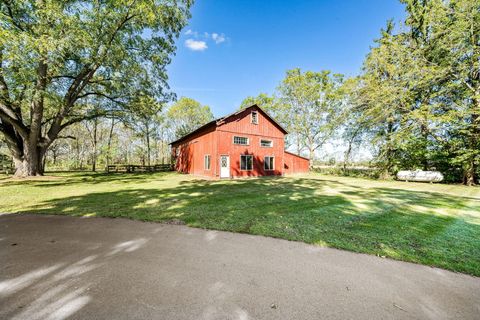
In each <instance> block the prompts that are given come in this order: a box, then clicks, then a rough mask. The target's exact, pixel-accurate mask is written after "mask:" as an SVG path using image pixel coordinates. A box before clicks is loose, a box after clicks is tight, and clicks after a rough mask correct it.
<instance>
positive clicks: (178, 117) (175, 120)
mask: <svg viewBox="0 0 480 320" xmlns="http://www.w3.org/2000/svg"><path fill="white" fill-rule="evenodd" d="M167 118H168V119H169V121H170V128H171V130H172V131H173V135H174V138H173V139H178V138H180V137H182V136H184V135H186V134H188V133H190V132H192V131H193V130H195V129H197V128H198V127H200V126H202V125H204V124H206V123H208V122H210V121H212V120H213V113H212V111H211V110H210V107H209V106H202V104H201V103H200V102H198V101H196V100H194V99H191V98H186V97H182V98H180V99H179V100H178V101H177V102H175V103H174V104H173V105H172V106H171V107H170V108H169V109H168V111H167Z"/></svg>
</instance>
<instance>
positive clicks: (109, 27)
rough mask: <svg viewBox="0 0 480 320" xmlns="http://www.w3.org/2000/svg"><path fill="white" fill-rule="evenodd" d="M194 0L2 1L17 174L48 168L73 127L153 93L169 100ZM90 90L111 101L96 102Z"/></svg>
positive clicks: (8, 131)
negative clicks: (171, 68)
mask: <svg viewBox="0 0 480 320" xmlns="http://www.w3.org/2000/svg"><path fill="white" fill-rule="evenodd" d="M190 6H191V1H190V0H182V1H173V0H155V1H150V0H148V1H147V0H137V1H131V0H120V1H74V0H71V1H50V0H40V1H27V0H19V1H7V0H5V1H1V2H0V19H1V20H0V120H1V123H0V132H2V133H3V135H4V136H5V139H6V142H7V144H8V148H9V149H10V151H11V153H12V154H13V156H14V160H15V163H16V167H17V174H20V175H36V174H41V173H42V171H43V159H44V155H45V153H46V151H47V149H48V147H49V146H50V145H51V144H52V143H53V142H54V141H55V140H56V139H57V138H58V136H59V133H60V132H61V131H62V130H64V129H65V128H66V127H68V126H70V125H72V124H74V123H77V122H79V121H83V120H85V119H92V118H95V117H98V116H102V115H105V114H107V113H108V112H109V111H110V110H112V109H119V108H120V109H126V110H128V108H130V107H132V106H135V104H132V103H130V102H131V101H132V100H134V99H138V96H143V95H145V94H148V95H149V96H152V97H154V98H155V99H156V100H157V101H159V102H162V101H168V100H169V99H170V98H171V93H169V91H168V85H167V73H166V65H168V64H169V63H170V59H171V55H172V54H173V53H174V51H175V39H176V38H177V37H178V35H179V33H180V31H181V29H182V28H183V27H184V26H185V24H186V22H187V19H188V18H189V16H190V13H189V9H190ZM90 97H96V99H99V100H102V101H105V103H101V104H100V106H101V108H95V109H91V108H90V104H88V103H87V102H86V100H87V99H88V98H90Z"/></svg>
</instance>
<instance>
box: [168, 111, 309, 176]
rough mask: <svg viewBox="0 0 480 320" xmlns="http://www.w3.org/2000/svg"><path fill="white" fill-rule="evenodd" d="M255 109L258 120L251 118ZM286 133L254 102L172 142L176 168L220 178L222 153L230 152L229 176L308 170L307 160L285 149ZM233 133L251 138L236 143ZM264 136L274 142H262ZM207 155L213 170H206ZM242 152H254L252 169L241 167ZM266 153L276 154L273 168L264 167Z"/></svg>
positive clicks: (278, 173)
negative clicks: (268, 145) (253, 104)
mask: <svg viewBox="0 0 480 320" xmlns="http://www.w3.org/2000/svg"><path fill="white" fill-rule="evenodd" d="M252 111H256V112H257V115H258V124H253V123H252V121H251V112H252ZM285 134H286V131H285V130H284V129H283V128H281V127H280V126H279V125H278V124H277V123H275V122H274V121H273V120H271V119H270V118H269V117H268V116H267V115H266V114H264V113H263V111H262V110H261V109H260V108H258V107H257V106H252V107H249V108H247V109H245V110H244V111H242V112H238V113H236V114H233V115H231V116H227V117H225V118H222V119H220V120H217V121H213V122H211V123H209V124H207V125H205V126H204V127H202V128H200V129H199V130H198V131H195V132H192V133H191V134H189V135H187V136H185V137H184V138H181V139H180V140H177V141H175V142H173V143H172V154H173V156H174V158H176V162H175V168H176V170H177V171H178V172H183V173H191V174H195V175H201V176H207V177H212V178H219V177H220V157H221V156H225V155H228V156H229V158H230V168H229V171H230V177H233V178H234V177H248V176H268V175H283V174H284V173H293V172H296V170H297V168H298V170H301V172H306V171H308V160H306V159H305V158H302V157H298V156H294V155H293V154H290V153H287V152H286V151H285V143H284V141H285ZM234 136H239V137H245V138H248V139H249V143H248V145H237V144H234V142H233V140H234ZM262 139H264V140H270V141H272V146H271V147H264V146H261V144H260V141H261V140H262ZM205 155H210V170H205ZM241 155H252V157H253V168H252V170H241V166H240V161H241V160H240V157H241ZM265 157H273V158H274V169H273V170H265ZM295 157H298V159H297V158H295ZM305 161H306V167H305V165H304V162H305ZM287 162H289V163H287Z"/></svg>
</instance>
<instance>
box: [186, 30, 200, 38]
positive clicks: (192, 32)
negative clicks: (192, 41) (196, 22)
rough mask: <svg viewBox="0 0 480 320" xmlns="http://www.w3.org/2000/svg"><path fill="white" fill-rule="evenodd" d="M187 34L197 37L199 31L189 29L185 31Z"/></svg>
mask: <svg viewBox="0 0 480 320" xmlns="http://www.w3.org/2000/svg"><path fill="white" fill-rule="evenodd" d="M185 34H186V35H187V36H194V37H195V38H196V37H198V32H197V31H193V30H192V29H188V30H187V31H185Z"/></svg>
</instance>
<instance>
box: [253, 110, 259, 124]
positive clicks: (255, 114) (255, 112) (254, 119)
mask: <svg viewBox="0 0 480 320" xmlns="http://www.w3.org/2000/svg"><path fill="white" fill-rule="evenodd" d="M252 123H253V124H258V112H257V111H252Z"/></svg>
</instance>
